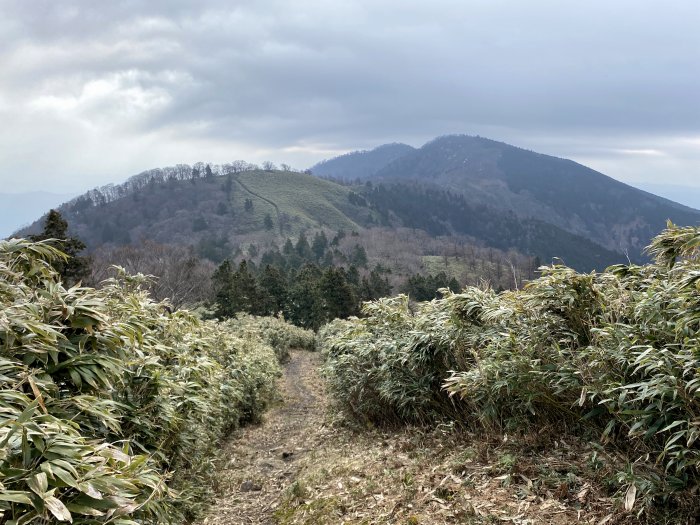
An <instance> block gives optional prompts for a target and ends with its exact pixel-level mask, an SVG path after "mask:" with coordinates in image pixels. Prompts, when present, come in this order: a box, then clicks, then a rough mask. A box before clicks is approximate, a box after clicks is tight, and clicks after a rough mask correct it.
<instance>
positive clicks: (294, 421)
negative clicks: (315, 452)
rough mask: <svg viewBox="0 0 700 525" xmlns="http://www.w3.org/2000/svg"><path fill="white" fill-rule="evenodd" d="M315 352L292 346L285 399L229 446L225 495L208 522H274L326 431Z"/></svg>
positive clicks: (284, 383) (222, 476)
mask: <svg viewBox="0 0 700 525" xmlns="http://www.w3.org/2000/svg"><path fill="white" fill-rule="evenodd" d="M319 364H320V356H319V354H316V353H311V352H304V351H293V352H292V354H291V358H290V360H289V362H288V363H287V365H286V368H285V374H284V378H283V379H282V380H281V387H282V395H283V402H282V404H280V405H279V406H276V407H274V408H272V409H271V410H270V411H268V412H267V414H266V415H265V416H264V423H263V424H261V425H257V426H250V427H246V428H244V429H242V431H241V432H240V433H237V434H236V435H235V436H234V439H233V440H232V441H231V442H230V443H229V444H228V445H227V446H226V449H225V450H224V454H223V455H224V457H227V458H229V459H228V461H227V463H226V464H225V465H224V469H223V470H222V472H221V473H220V475H219V484H218V486H217V492H218V493H219V494H220V496H219V497H218V498H217V501H216V503H215V504H214V505H213V507H212V509H211V511H210V513H209V515H207V516H206V517H205V518H204V520H203V521H202V523H203V524H206V525H210V524H211V525H213V524H226V525H228V524H271V523H275V522H274V520H273V517H272V515H273V513H274V511H275V510H276V508H277V507H278V505H279V502H280V500H281V498H282V497H283V495H284V491H285V489H287V488H288V487H289V486H290V484H292V483H293V482H294V479H295V477H296V474H297V472H298V470H299V467H298V463H299V459H300V458H301V457H303V456H304V455H306V454H308V452H309V451H310V450H312V449H314V448H315V447H316V446H317V445H318V440H319V439H321V438H322V436H323V435H324V434H325V433H326V429H325V427H324V413H325V406H324V403H323V402H322V399H323V393H322V391H321V386H320V383H321V382H320V378H319V374H318V366H319Z"/></svg>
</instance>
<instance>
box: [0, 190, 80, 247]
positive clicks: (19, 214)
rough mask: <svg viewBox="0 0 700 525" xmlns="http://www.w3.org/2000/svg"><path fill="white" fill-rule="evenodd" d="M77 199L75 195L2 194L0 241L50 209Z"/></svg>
mask: <svg viewBox="0 0 700 525" xmlns="http://www.w3.org/2000/svg"><path fill="white" fill-rule="evenodd" d="M73 197H75V194H63V193H50V192H46V191H32V192H25V193H0V239H2V238H5V237H7V236H8V235H10V234H11V233H12V232H14V231H17V229H19V228H21V227H22V226H24V225H26V224H29V223H31V222H32V221H34V220H35V219H36V218H37V217H38V216H39V215H41V214H42V213H44V212H46V211H47V210H49V209H50V208H53V207H55V206H58V205H59V204H61V203H62V202H66V201H68V200H70V199H71V198H73Z"/></svg>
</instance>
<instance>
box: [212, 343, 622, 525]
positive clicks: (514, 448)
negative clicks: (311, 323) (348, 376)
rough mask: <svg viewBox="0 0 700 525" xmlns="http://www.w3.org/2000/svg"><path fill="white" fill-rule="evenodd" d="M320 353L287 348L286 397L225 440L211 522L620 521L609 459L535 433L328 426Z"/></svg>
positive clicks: (283, 383)
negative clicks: (606, 478) (609, 493)
mask: <svg viewBox="0 0 700 525" xmlns="http://www.w3.org/2000/svg"><path fill="white" fill-rule="evenodd" d="M319 365H320V356H319V355H318V354H312V353H308V352H301V351H295V352H292V356H291V359H290V361H289V363H288V364H287V366H286V370H285V375H284V377H283V379H281V380H280V383H281V388H282V392H283V402H282V403H280V404H279V405H278V406H276V407H274V408H273V409H272V410H270V411H269V412H268V413H267V415H266V417H265V420H264V421H263V423H262V424H260V425H257V426H252V427H247V428H245V429H242V430H240V431H238V432H236V434H235V435H234V436H232V438H231V440H230V442H229V443H228V444H227V446H226V448H225V450H224V453H223V458H224V460H223V461H222V465H221V470H220V473H219V474H218V485H217V487H216V489H217V494H218V496H217V500H216V502H215V504H214V505H213V506H212V507H211V509H210V512H209V513H208V514H207V515H206V516H205V517H204V518H203V519H202V520H201V521H200V524H201V525H214V524H224V525H229V524H266V525H267V524H282V525H291V524H319V525H322V524H329V525H335V524H348V525H349V524H366V525H370V524H408V525H419V524H435V525H438V524H453V523H455V524H456V523H463V524H464V523H466V524H485V523H514V524H523V525H524V524H552V525H553V524H557V525H558V524H568V523H590V524H608V525H613V524H618V523H623V522H624V523H628V522H632V521H628V520H630V518H631V516H630V515H626V516H625V515H624V514H621V513H620V512H613V511H612V510H611V509H613V508H614V507H615V505H614V504H613V503H614V502H613V501H612V499H610V498H609V497H606V496H604V495H603V493H602V491H601V490H600V488H599V487H598V486H597V485H599V483H597V482H596V481H595V480H596V479H602V478H601V476H596V475H595V472H602V471H604V470H605V469H606V468H607V465H611V464H613V463H615V459H614V458H607V457H604V456H601V455H600V453H596V451H595V450H594V449H593V448H591V446H590V445H585V444H580V443H575V442H568V441H567V439H566V438H562V439H553V438H552V436H551V434H550V433H549V432H548V431H547V429H543V431H542V433H541V434H540V435H537V436H532V435H531V436H528V437H526V438H515V437H508V436H493V437H490V438H489V439H488V440H484V436H482V435H480V436H479V437H478V439H477V437H475V436H473V435H471V434H468V433H465V432H458V431H455V430H454V429H451V428H449V427H445V428H438V429H434V430H430V431H426V430H424V429H415V428H408V429H402V430H400V431H395V432H389V431H379V430H376V429H366V430H364V431H362V432H356V431H352V430H350V429H345V428H342V427H339V426H337V425H332V424H331V421H330V416H329V415H328V411H327V407H326V398H325V396H324V393H323V386H322V380H321V378H320V376H319V372H318V367H319Z"/></svg>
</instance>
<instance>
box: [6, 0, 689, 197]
mask: <svg viewBox="0 0 700 525" xmlns="http://www.w3.org/2000/svg"><path fill="white" fill-rule="evenodd" d="M0 9H1V11H2V14H3V16H2V17H0V46H2V49H3V53H2V54H0V68H1V70H2V71H3V74H2V75H0V117H1V118H2V121H3V123H4V124H5V125H4V126H3V127H2V129H0V141H1V143H2V144H3V147H2V148H0V182H2V188H3V189H4V190H5V191H25V190H32V189H45V190H52V191H80V190H84V189H87V188H89V187H92V186H95V185H97V184H103V183H107V182H117V181H120V180H123V179H125V178H126V177H127V176H128V175H130V174H133V173H136V172H139V171H141V170H143V169H146V168H150V167H154V166H160V165H169V164H175V163H178V162H194V161H197V160H211V161H216V162H224V161H230V160H233V159H237V158H244V159H246V160H249V161H254V162H260V161H262V160H265V159H270V160H273V161H275V162H287V163H289V164H291V165H293V166H298V167H306V166H308V165H311V164H312V163H314V162H315V161H317V160H320V159H322V158H325V157H328V156H332V155H335V154H337V153H340V152H343V151H347V150H352V149H358V148H367V147H373V146H376V145H379V144H381V143H384V142H393V141H404V142H408V143H410V144H413V145H420V144H422V143H423V142H424V141H426V140H428V139H430V138H432V137H434V136H437V135H441V134H446V133H471V134H480V135H483V136H488V137H490V138H494V139H497V140H504V141H506V142H510V143H513V144H515V145H519V146H523V147H528V148H531V149H534V150H537V151H541V152H545V153H550V154H554V155H558V156H566V157H570V158H574V159H575V160H578V161H580V162H583V163H586V164H588V165H591V166H592V167H594V168H596V169H599V170H601V171H604V172H606V173H607V174H609V175H611V176H614V177H616V178H619V179H621V180H625V181H629V182H640V183H659V182H673V183H675V184H689V185H693V184H696V185H700V182H698V181H696V179H700V177H698V175H700V173H698V166H700V164H699V162H700V104H698V103H697V93H698V92H700V73H698V67H697V64H698V63H700V33H699V32H698V31H697V27H696V25H697V21H698V20H700V4H698V3H697V2H694V1H692V0H686V1H681V0H679V1H676V2H671V3H667V4H660V3H657V2H638V1H628V0H619V1H617V2H604V1H600V0H594V1H591V2H584V3H578V4H575V3H571V2H558V1H555V0H550V1H545V0H536V1H532V2H514V1H505V0H489V1H486V0H469V1H467V2H465V1H459V0H436V1H433V2H425V1H420V2H418V1H414V0H402V1H398V0H372V1H357V0H353V1H350V0H348V1H333V2H331V1H323V0H299V1H296V2H283V1H275V0H259V1H248V0H242V1H238V2H236V3H232V2H228V1H218V0H210V1H202V2H197V3H195V2H190V1H187V2H186V1H173V0H170V1H164V0H149V1H148V2H142V1H136V0H132V1H127V0H123V1H115V2H88V1H70V0H63V1H61V2H54V1H49V0H40V1H34V2H30V3H29V2H23V1H21V0H16V1H10V0H0Z"/></svg>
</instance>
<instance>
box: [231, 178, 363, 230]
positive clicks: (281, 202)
mask: <svg viewBox="0 0 700 525" xmlns="http://www.w3.org/2000/svg"><path fill="white" fill-rule="evenodd" d="M239 177H240V179H241V180H242V181H243V183H244V184H245V185H246V186H247V187H249V188H250V189H251V190H252V191H254V192H256V193H258V194H260V195H262V196H264V197H265V198H267V199H269V200H271V201H273V202H274V203H275V204H276V205H277V206H278V208H279V211H280V212H281V213H286V214H288V215H289V216H290V217H293V218H295V217H296V218H297V219H295V220H293V221H292V227H293V228H294V229H293V233H297V232H298V231H299V230H300V229H304V228H309V227H313V228H317V227H318V226H319V225H320V226H322V227H326V228H330V229H333V230H341V229H344V230H359V229H360V226H359V225H358V223H357V222H355V221H356V220H357V218H355V219H353V216H358V214H360V212H361V211H362V210H361V209H360V208H358V207H357V206H353V205H351V204H350V202H349V200H348V195H349V194H350V191H351V190H350V189H349V188H346V187H344V186H341V185H339V184H336V183H332V182H329V181H324V180H321V179H318V178H316V177H313V176H311V175H305V174H303V173H295V172H282V171H273V172H264V171H255V172H244V173H241V174H240V175H239ZM258 200H259V199H258ZM368 213H369V211H368V210H364V215H365V216H367V214H368ZM273 218H275V220H276V217H275V216H274V215H273ZM260 220H261V223H262V217H260Z"/></svg>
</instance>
